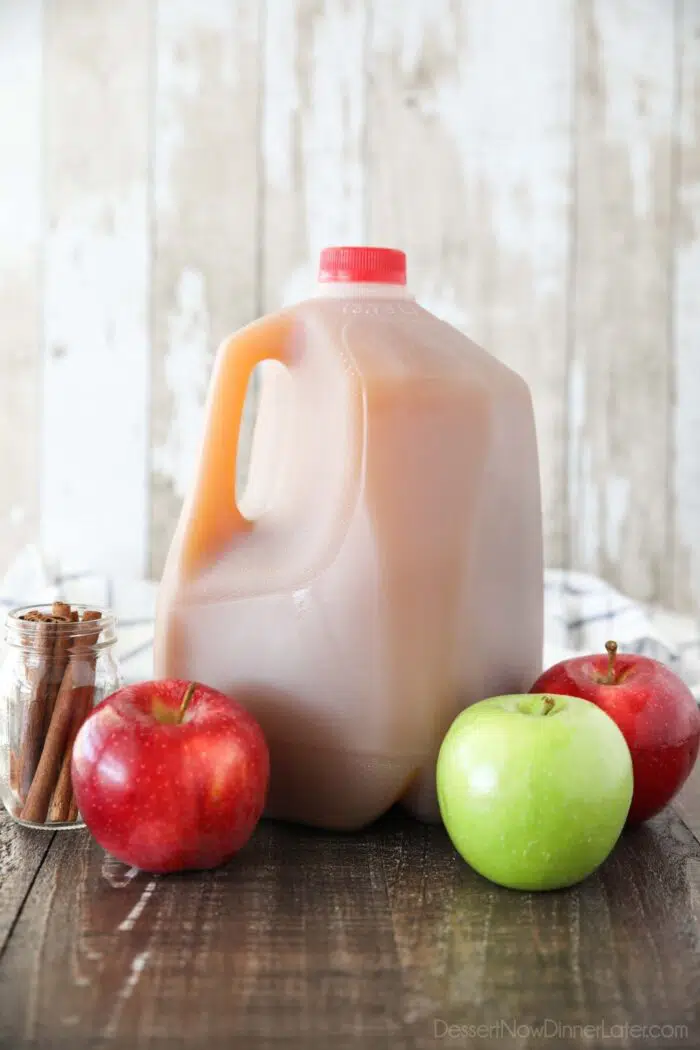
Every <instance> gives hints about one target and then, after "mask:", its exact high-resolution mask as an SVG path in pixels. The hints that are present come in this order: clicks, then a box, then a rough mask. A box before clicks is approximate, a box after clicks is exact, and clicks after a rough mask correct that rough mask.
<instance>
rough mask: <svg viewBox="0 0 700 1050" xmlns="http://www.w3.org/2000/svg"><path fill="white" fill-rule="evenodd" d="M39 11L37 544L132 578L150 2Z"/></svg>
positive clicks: (140, 521)
mask: <svg viewBox="0 0 700 1050" xmlns="http://www.w3.org/2000/svg"><path fill="white" fill-rule="evenodd" d="M44 10H45V38H44V75H45V99H46V125H45V126H46V147H45V173H44V177H45V186H46V241H45V252H46V271H45V282H46V283H45V292H44V369H43V378H44V385H43V415H42V445H41V448H42V471H43V473H42V484H41V540H42V544H43V546H44V549H45V551H46V552H47V553H48V554H49V555H52V556H56V557H59V558H60V559H62V561H63V562H64V564H66V563H67V564H69V565H71V566H73V567H76V566H80V567H89V568H91V569H96V570H100V569H101V570H107V571H109V572H110V573H112V574H114V575H119V574H121V575H124V576H127V577H132V578H134V577H139V576H140V575H142V574H143V573H144V572H145V569H146V545H147V528H148V522H147V484H146V475H147V464H148V448H149V439H148V394H149V385H150V384H149V371H150V348H149V337H148V294H149V293H148V290H149V283H150V242H149V226H148V166H149V159H148V112H149V106H148V80H149V55H150V21H149V14H148V6H147V5H145V4H143V3H141V0H122V2H121V3H118V4H110V3H106V4H105V3H97V4H96V3H93V2H92V0H63V2H61V3H60V4H54V3H48V4H45V5H44Z"/></svg>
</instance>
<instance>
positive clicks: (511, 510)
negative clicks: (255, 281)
mask: <svg viewBox="0 0 700 1050" xmlns="http://www.w3.org/2000/svg"><path fill="white" fill-rule="evenodd" d="M319 278H320V279H319V285H318V289H317V293H316V294H315V295H314V296H313V297H312V298H310V299H309V300H308V301H305V302H302V303H300V304H299V305H297V306H294V307H292V308H290V309H285V310H282V311H280V312H279V313H277V314H275V315H273V316H269V317H265V318H263V319H262V320H259V321H256V322H255V323H253V324H251V325H249V326H248V327H246V328H244V329H243V330H242V331H240V332H238V333H237V334H235V335H233V336H232V337H231V338H230V339H228V340H227V341H225V342H224V343H223V345H222V346H221V348H220V349H219V352H218V356H217V359H216V364H215V368H214V373H213V377H212V381H211V388H210V394H209V401H208V407H207V411H206V423H205V432H204V439H203V445H202V450H201V459H200V463H199V468H198V472H197V476H196V480H195V483H194V485H193V488H192V491H191V493H190V495H189V497H188V498H187V499H186V501H185V504H184V506H183V510H182V514H181V518H180V521H179V524H178V527H177V530H176V534H175V537H174V540H173V542H172V546H171V549H170V552H169V556H168V558H167V563H166V568H165V573H164V577H163V581H162V585H161V590H160V595H159V603H158V616H157V628H156V672H157V674H158V675H159V676H162V677H177V678H184V679H193V680H198V681H201V682H205V683H207V684H209V685H211V686H213V687H215V688H218V689H220V690H222V691H223V692H225V693H227V694H229V695H230V696H232V697H236V698H237V699H239V700H240V701H241V702H242V703H243V704H244V705H245V706H246V707H247V708H248V709H249V710H250V711H251V712H252V713H253V714H254V715H255V716H256V717H257V719H258V720H259V722H260V724H261V725H262V728H263V730H264V732H265V735H266V737H267V740H268V743H269V746H270V752H271V784H270V795H269V800H268V809H267V812H268V814H269V815H272V816H275V817H281V818H285V819H291V820H298V821H303V822H306V823H309V824H315V825H320V826H323V827H328V828H357V827H360V826H362V825H364V824H366V823H368V822H370V821H371V820H373V819H374V818H376V817H378V816H379V815H380V814H381V813H383V812H384V811H385V810H386V809H388V808H389V807H390V806H391V805H392V804H393V803H394V802H396V801H401V802H402V803H403V804H405V805H406V806H407V807H408V809H409V810H411V811H412V812H413V813H415V814H416V815H417V816H420V817H422V818H425V819H435V818H437V816H438V811H437V803H436V794H435V784H434V777H435V760H436V756H437V751H438V749H439V746H440V742H441V740H442V738H443V735H444V733H445V732H446V730H447V728H448V727H449V725H450V723H451V721H452V720H453V718H454V717H455V716H456V715H457V714H458V713H459V711H460V710H462V708H463V707H465V706H466V705H467V704H469V703H472V702H474V701H476V700H479V699H481V698H483V697H486V696H492V695H496V694H499V693H507V692H519V691H526V690H527V689H528V688H529V687H530V685H531V684H532V682H533V681H534V679H535V678H536V677H537V675H538V673H539V671H540V665H541V655H542V534H541V510H540V490H539V471H538V462H537V448H536V438H535V427H534V420H533V413H532V406H531V399H530V394H529V391H528V388H527V386H526V384H525V383H524V381H523V380H522V379H521V378H520V377H519V376H517V375H516V374H515V373H513V372H512V371H511V370H510V369H508V368H507V367H505V366H504V365H503V364H501V363H500V362H499V361H497V360H496V359H495V358H493V357H491V356H490V355H489V354H487V353H486V352H485V351H484V350H482V349H480V348H479V347H478V346H476V345H475V344H474V343H473V342H471V341H470V340H469V339H468V338H466V337H465V336H464V335H463V334H461V333H460V332H459V331H457V330H456V329H454V328H452V327H450V326H449V325H447V324H445V323H444V322H442V321H440V320H438V318H436V317H435V316H433V315H432V314H430V313H428V312H427V311H426V310H424V309H422V308H421V307H420V306H419V305H417V303H416V302H415V301H414V299H413V298H412V296H411V295H410V294H409V292H408V291H407V288H406V268H405V256H404V254H403V253H402V252H399V251H395V250H391V249H380V248H332V249H326V250H325V251H324V252H323V253H322V257H321V267H320V275H319ZM267 360H271V361H274V362H277V365H276V367H275V366H272V367H268V366H266V370H263V371H264V372H265V374H264V376H263V382H262V389H261V393H260V404H259V412H258V417H257V423H256V427H255V431H254V437H253V445H252V452H251V458H250V468H249V479H248V484H247V488H246V492H245V497H244V498H243V499H242V500H241V501H240V506H239V505H238V504H237V502H236V499H235V475H236V464H237V456H238V446H239V433H240V427H241V418H242V413H243V406H244V400H245V395H246V390H247V386H248V381H249V379H250V376H251V373H252V371H253V369H254V368H255V366H256V365H257V364H258V363H260V362H263V361H267Z"/></svg>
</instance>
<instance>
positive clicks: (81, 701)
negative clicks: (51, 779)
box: [47, 675, 95, 823]
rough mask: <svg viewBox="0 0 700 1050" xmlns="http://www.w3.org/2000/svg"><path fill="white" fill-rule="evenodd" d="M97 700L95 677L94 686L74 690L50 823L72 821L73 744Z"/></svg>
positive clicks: (49, 818)
mask: <svg viewBox="0 0 700 1050" xmlns="http://www.w3.org/2000/svg"><path fill="white" fill-rule="evenodd" d="M94 699H95V683H94V675H93V683H92V685H82V686H76V687H75V688H74V689H73V719H72V721H71V726H70V731H69V733H68V739H67V741H66V746H65V751H64V752H63V761H62V762H61V768H60V771H59V774H58V780H57V781H56V787H55V788H54V791H53V795H52V796H51V804H50V805H49V813H48V818H47V819H48V820H49V821H50V822H52V823H53V822H56V821H60V822H64V821H67V820H70V810H71V803H72V801H73V784H72V781H71V760H72V758H73V744H74V743H75V738H76V737H77V735H78V730H79V729H80V727H81V726H82V724H83V722H84V721H85V719H86V718H87V716H88V715H89V714H90V712H91V711H92V706H93V702H94Z"/></svg>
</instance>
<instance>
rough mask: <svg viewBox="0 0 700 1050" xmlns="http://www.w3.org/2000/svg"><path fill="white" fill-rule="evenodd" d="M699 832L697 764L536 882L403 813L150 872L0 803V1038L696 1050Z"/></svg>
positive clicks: (208, 1046)
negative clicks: (645, 812)
mask: <svg viewBox="0 0 700 1050" xmlns="http://www.w3.org/2000/svg"><path fill="white" fill-rule="evenodd" d="M699 836H700V766H699V767H698V771H697V772H696V773H695V774H694V776H693V779H692V782H691V783H689V784H688V785H687V786H686V788H685V790H684V792H683V794H682V796H681V798H680V800H679V802H678V804H677V805H676V806H674V808H673V809H672V810H670V811H668V812H667V813H665V814H663V815H662V816H660V817H658V818H656V820H654V821H652V822H651V823H650V824H649V825H648V826H647V827H644V828H641V829H638V830H636V831H633V832H628V833H626V834H625V835H623V837H622V840H621V841H620V843H619V844H618V846H617V848H616V850H615V852H614V853H613V855H612V857H610V859H609V860H608V861H607V863H606V864H605V865H604V866H603V867H602V868H601V870H600V872H599V873H597V874H596V875H595V876H593V877H592V878H590V879H588V880H587V881H586V882H585V883H583V884H582V885H581V886H580V887H578V888H576V889H573V890H568V891H563V892H558V893H546V894H539V895H538V894H529V893H514V892H509V891H507V890H501V889H498V888H497V887H495V886H492V885H491V884H490V883H488V882H486V881H485V880H483V879H482V878H480V877H479V876H478V875H476V874H475V873H474V872H472V871H471V870H470V869H469V868H468V867H467V866H466V865H465V864H464V863H463V862H462V861H461V860H460V859H459V858H458V857H457V856H456V854H455V853H454V851H453V850H452V848H451V846H450V843H449V841H448V839H447V837H446V835H445V833H444V831H443V830H442V829H441V828H437V827H424V826H422V825H420V824H417V823H414V822H413V821H411V820H409V819H408V818H406V817H404V816H403V815H401V814H400V813H392V814H390V815H389V816H387V817H386V818H384V819H383V820H381V821H380V822H379V823H378V824H376V825H375V826H374V827H372V828H371V829H370V830H368V831H366V832H365V833H363V834H359V835H354V836H350V835H330V834H324V833H321V832H316V831H313V830H308V829H304V828H298V827H292V826H287V825H282V824H276V823H272V822H264V823H263V824H262V825H261V826H260V828H259V829H258V831H257V832H256V834H255V836H254V838H253V840H252V842H251V843H250V844H249V846H248V847H247V848H246V849H245V850H244V851H243V852H242V853H241V854H240V855H239V857H238V858H237V859H236V860H234V861H233V862H232V863H231V864H230V865H228V867H226V868H224V869H221V870H219V871H214V872H210V873H207V874H194V875H183V876H170V877H160V878H151V877H149V876H148V875H145V874H142V873H136V872H134V871H133V870H131V869H127V868H125V867H124V866H123V865H121V864H118V863H116V862H115V861H113V860H112V859H111V858H109V857H107V856H105V854H104V853H103V851H102V850H101V849H100V848H99V847H98V846H97V845H96V844H95V843H94V842H92V841H91V839H90V837H89V835H88V834H87V832H67V833H62V834H61V833H59V834H55V835H52V834H41V833H36V832H35V833H31V832H27V831H25V830H23V829H19V828H17V827H15V826H14V825H12V824H11V822H10V821H9V820H8V819H7V818H4V819H3V820H2V821H1V822H0V878H1V880H2V882H1V886H0V952H1V957H0V1045H1V1046H2V1047H3V1048H8V1050H16V1048H21V1047H42V1048H43V1047H47V1048H50V1050H62V1048H66V1050H69V1048H70V1050H96V1048H100V1047H119V1048H122V1047H123V1048H124V1050H142V1048H143V1050H145V1048H160V1047H163V1048H165V1047H168V1048H174V1050H178V1048H184V1047H187V1048H190V1047H192V1048H200V1047H201V1048H203V1050H218V1048H219V1047H220V1048H222V1050H223V1048H227V1050H229V1048H234V1047H235V1048H238V1047H240V1048H242V1050H258V1048H262V1047H266V1048H267V1047H269V1048H277V1047H281V1046H284V1047H292V1048H299V1050H343V1048H345V1047H367V1048H370V1050H374V1048H377V1050H379V1048H392V1050H409V1048H410V1050H414V1048H415V1050H422V1048H431V1050H433V1048H434V1047H437V1046H444V1047H453V1046H454V1047H459V1046H467V1045H470V1046H477V1047H478V1046H484V1047H489V1048H491V1050H493V1048H495V1047H500V1046H506V1047H547V1048H548V1050H559V1048H560V1047H566V1046H588V1047H591V1046H592V1047H597V1046H600V1047H605V1048H606V1050H607V1048H612V1047H622V1046H630V1047H636V1046H640V1047H641V1046H652V1047H654V1048H655V1050H659V1048H666V1047H681V1046H682V1047H691V1048H697V1047H699V1046H700V1017H699V1013H700V1010H699V1008H698V1005H697V1004H698V999H699V994H700V960H699V958H698V942H699V934H700V925H699V924H700V841H699ZM449 1025H453V1026H458V1028H461V1029H462V1031H459V1030H458V1028H451V1029H450V1028H448V1026H449ZM480 1025H481V1026H488V1025H492V1026H494V1027H493V1028H491V1029H490V1031H487V1030H486V1028H481V1029H479V1026H480ZM538 1025H544V1028H542V1030H541V1032H540V1033H539V1034H537V1026H538ZM586 1025H589V1026H591V1027H590V1028H588V1029H586V1028H585V1027H584V1026H586ZM645 1025H646V1026H656V1027H655V1028H654V1027H650V1028H647V1030H646V1032H645V1031H644V1030H643V1028H642V1026H645ZM470 1026H472V1028H471V1031H470ZM566 1026H568V1027H566ZM596 1026H598V1030H597V1031H596ZM601 1026H604V1028H603V1027H601ZM634 1026H639V1029H637V1028H635V1027H634Z"/></svg>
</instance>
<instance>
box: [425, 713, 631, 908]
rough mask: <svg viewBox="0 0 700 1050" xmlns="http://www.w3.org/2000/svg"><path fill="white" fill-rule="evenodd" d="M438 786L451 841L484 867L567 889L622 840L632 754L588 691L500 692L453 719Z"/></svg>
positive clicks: (514, 880) (517, 884) (521, 881)
mask: <svg viewBox="0 0 700 1050" xmlns="http://www.w3.org/2000/svg"><path fill="white" fill-rule="evenodd" d="M437 791H438V801H439V803H440V812H441V814H442V819H443V821H444V822H445V827H446V828H447V832H448V834H449V836H450V838H451V839H452V842H453V843H454V845H455V847H456V849H457V850H458V851H459V853H461V855H462V856H463V857H464V859H465V860H466V861H467V862H468V863H469V864H471V866H472V867H473V868H476V870H477V871H478V872H479V873H480V874H481V875H484V876H485V877H486V878H487V879H491V880H492V881H493V882H497V883H499V884H500V885H501V886H508V887H510V888H512V889H518V890H553V889H561V888H562V887H564V886H572V885H573V884H574V883H576V882H580V880H581V879H585V878H586V876H587V875H590V873H591V872H592V871H593V870H594V869H595V868H597V867H598V865H599V864H602V862H603V861H604V860H605V858H606V857H607V856H608V854H609V853H610V851H611V850H612V848H613V846H614V845H615V842H616V841H617V839H618V836H619V834H620V832H621V831H622V827H623V825H624V823H625V820H626V818H627V813H628V810H629V808H630V802H631V800H632V759H631V757H630V753H629V749H628V747H627V744H626V743H625V738H624V737H623V735H622V733H621V732H620V730H619V729H618V728H617V726H616V725H615V723H614V722H613V720H612V719H611V718H610V717H609V716H608V715H606V714H605V712H604V711H601V709H600V708H599V707H596V705H595V704H591V703H589V701H587V700H582V699H580V698H579V697H575V696H555V695H552V696H550V695H548V694H546V693H538V694H535V695H526V696H495V697H493V698H491V699H490V700H482V701H481V702H480V703H477V704H473V705H472V706H471V707H468V708H466V709H465V710H464V711H462V713H461V714H460V715H459V716H458V717H457V718H456V719H455V721H454V722H453V723H452V725H451V727H450V729H449V730H448V732H447V735H446V737H445V739H444V741H443V743H442V747H441V748H440V754H439V756H438V762H437Z"/></svg>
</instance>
